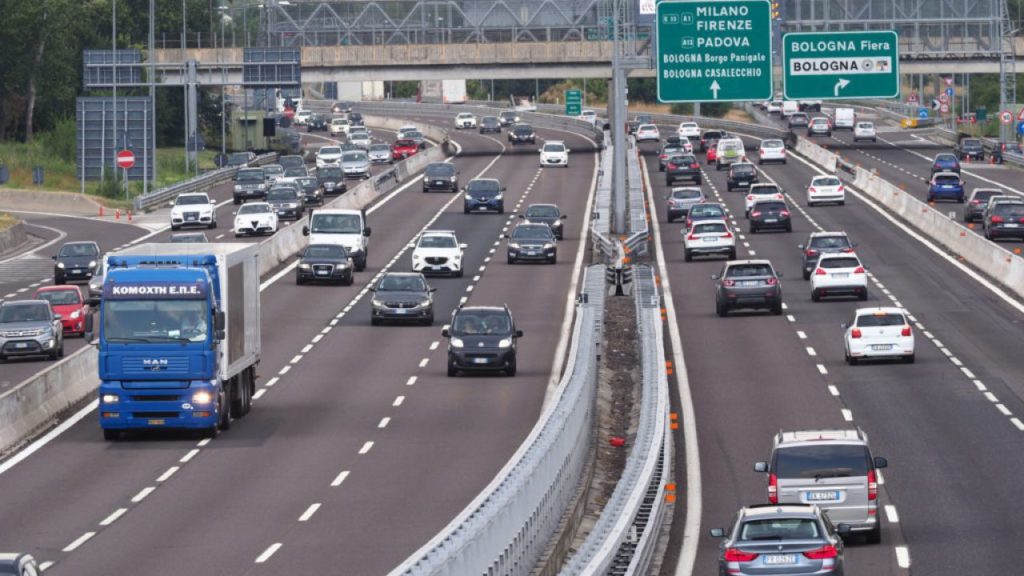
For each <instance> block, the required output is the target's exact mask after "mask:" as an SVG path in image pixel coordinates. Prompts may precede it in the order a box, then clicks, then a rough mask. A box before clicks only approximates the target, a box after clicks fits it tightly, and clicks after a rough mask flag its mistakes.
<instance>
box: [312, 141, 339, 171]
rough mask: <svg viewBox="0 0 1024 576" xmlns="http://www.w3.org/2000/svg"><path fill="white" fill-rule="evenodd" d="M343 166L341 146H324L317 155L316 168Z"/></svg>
mask: <svg viewBox="0 0 1024 576" xmlns="http://www.w3.org/2000/svg"><path fill="white" fill-rule="evenodd" d="M327 166H341V146H323V147H321V148H320V150H319V151H318V152H317V153H316V167H317V168H326V167H327Z"/></svg>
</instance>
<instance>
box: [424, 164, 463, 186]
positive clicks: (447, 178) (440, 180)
mask: <svg viewBox="0 0 1024 576" xmlns="http://www.w3.org/2000/svg"><path fill="white" fill-rule="evenodd" d="M434 190H442V191H444V192H458V190H459V171H458V170H456V169H455V166H454V165H453V164H452V163H450V162H434V163H432V164H428V165H427V169H426V170H424V171H423V191H424V192H432V191H434Z"/></svg>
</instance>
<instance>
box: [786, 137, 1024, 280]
mask: <svg viewBox="0 0 1024 576" xmlns="http://www.w3.org/2000/svg"><path fill="white" fill-rule="evenodd" d="M796 150H797V152H799V153H800V154H803V155H804V156H806V157H807V158H808V159H810V160H811V161H812V162H814V163H815V164H818V165H819V166H821V167H823V168H825V170H827V171H829V172H833V173H835V174H836V175H837V176H839V177H840V178H842V179H843V180H846V181H847V182H849V183H851V184H852V185H853V187H855V188H857V189H859V190H862V191H863V192H864V193H865V194H867V195H868V196H870V197H871V198H872V199H873V200H875V201H876V202H878V203H879V204H881V205H882V206H884V207H885V208H886V209H887V210H888V211H890V212H892V213H893V214H895V215H896V216H898V217H899V218H900V219H902V220H903V221H905V222H907V223H909V224H910V225H911V226H913V227H914V228H915V229H917V231H918V232H920V233H922V234H924V235H925V236H927V237H928V238H930V239H932V240H933V241H935V242H938V243H939V244H941V245H942V246H943V247H945V248H946V249H948V250H949V251H951V252H952V253H954V254H957V255H958V256H960V257H961V259H962V260H963V261H965V262H966V263H968V264H970V265H971V266H973V267H975V268H977V269H978V270H980V271H981V272H982V273H983V274H985V275H986V276H988V277H990V278H992V279H994V280H996V281H998V282H999V283H1001V284H1002V285H1003V286H1005V287H1006V288H1007V289H1009V290H1010V291H1011V292H1013V293H1014V294H1015V295H1016V296H1017V297H1018V298H1024V258H1022V257H1020V256H1019V255H1016V254H1014V253H1013V252H1011V251H1009V250H1007V249H1006V248H1004V247H1003V246H1001V245H999V244H996V243H995V242H992V241H990V240H987V239H986V238H985V237H984V236H982V235H980V234H975V233H974V232H972V231H971V230H969V229H967V228H966V227H965V226H963V225H962V224H960V223H959V222H957V221H956V220H955V219H953V218H951V217H950V215H949V214H945V213H943V212H941V211H940V209H939V208H933V207H932V206H930V205H928V204H927V203H925V202H922V201H921V200H919V199H918V198H915V197H914V196H913V194H911V193H908V192H906V191H905V190H902V189H900V188H899V187H897V186H895V185H894V184H892V183H891V182H888V181H886V180H883V179H882V178H879V177H878V175H877V174H875V173H874V172H872V171H870V170H866V169H864V168H861V167H860V166H853V165H851V164H850V163H849V162H846V161H843V160H840V159H839V158H838V156H837V155H836V154H834V153H832V152H829V151H828V150H825V149H823V148H821V147H820V146H818V145H817V144H814V143H812V142H810V141H808V140H807V139H805V138H801V139H800V140H799V142H798V144H797V148H796ZM837 168H839V169H838V170H837Z"/></svg>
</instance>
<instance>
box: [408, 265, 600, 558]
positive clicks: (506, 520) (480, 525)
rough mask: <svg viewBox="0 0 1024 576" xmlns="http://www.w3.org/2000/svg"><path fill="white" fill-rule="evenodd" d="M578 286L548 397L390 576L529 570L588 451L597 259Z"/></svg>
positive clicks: (574, 487)
mask: <svg viewBox="0 0 1024 576" xmlns="http://www.w3.org/2000/svg"><path fill="white" fill-rule="evenodd" d="M583 286H584V288H583V292H582V293H581V294H580V295H579V296H578V298H577V307H576V320H575V325H574V329H573V334H574V338H573V341H572V347H571V349H570V351H569V361H568V362H569V363H568V365H567V367H566V370H565V374H564V376H563V377H562V380H561V382H560V383H559V386H558V389H557V391H556V393H555V400H554V401H553V402H551V403H550V404H549V405H548V406H547V408H546V409H545V410H544V412H543V413H542V414H541V417H540V419H539V420H538V421H537V424H536V425H535V426H534V428H533V430H532V431H531V432H530V435H529V436H528V437H527V438H526V440H524V441H523V443H522V445H520V447H519V449H518V450H516V453H515V454H514V455H513V456H512V458H511V459H509V461H508V462H507V463H506V464H505V466H504V467H503V468H502V469H501V471H500V472H498V474H497V476H495V478H494V479H493V480H492V481H491V482H490V484H488V485H487V487H486V488H484V490H483V491H482V492H481V493H480V494H479V495H477V497H476V498H474V499H473V501H472V502H471V503H470V504H469V505H468V506H466V508H465V509H463V510H462V512H460V513H459V515H458V516H457V517H456V518H455V519H454V520H452V521H451V522H450V523H449V524H448V526H446V527H445V528H444V529H443V530H442V531H441V532H440V533H438V534H437V535H436V536H434V537H433V538H432V539H431V540H430V541H429V542H427V544H425V545H424V546H423V547H421V548H420V549H419V550H417V551H416V552H415V553H413V555H412V556H410V557H409V558H408V559H406V560H405V561H404V562H402V564H401V565H399V566H398V567H397V568H395V569H394V570H393V571H392V572H391V575H392V576H399V575H427V574H430V575H434V574H437V575H452V576H469V575H474V574H486V575H499V574H500V575H513V576H516V575H524V576H525V575H527V574H530V573H531V571H532V570H533V568H534V566H535V565H536V563H537V560H538V559H539V558H540V557H541V555H542V554H543V552H544V551H545V549H546V548H547V545H548V542H549V541H550V540H551V538H552V536H553V535H554V534H555V532H556V531H557V529H558V525H559V523H560V521H561V520H562V517H563V516H564V514H565V512H566V510H567V509H568V507H569V505H570V503H571V502H572V500H573V498H574V497H575V496H576V494H577V493H578V490H579V488H580V483H581V482H582V481H583V478H584V468H585V466H586V464H587V461H588V460H589V459H590V456H591V448H592V442H593V438H592V433H593V427H594V417H595V412H596V409H595V403H596V395H597V375H598V372H599V360H600V344H601V341H602V325H603V316H604V267H603V266H600V265H597V266H590V267H588V268H587V269H586V272H585V276H584V279H583Z"/></svg>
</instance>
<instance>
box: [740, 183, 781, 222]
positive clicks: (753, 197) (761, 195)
mask: <svg viewBox="0 0 1024 576" xmlns="http://www.w3.org/2000/svg"><path fill="white" fill-rule="evenodd" d="M785 199H786V196H785V194H784V193H783V191H782V189H781V188H779V186H778V184H772V183H770V182H763V183H758V184H752V185H751V186H750V190H747V195H746V196H745V197H744V198H743V215H744V216H745V217H747V218H750V209H751V208H753V207H754V202H757V201H758V200H779V201H784V200H785Z"/></svg>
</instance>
